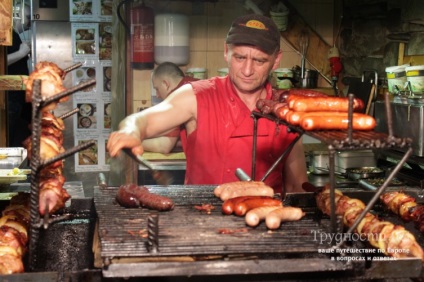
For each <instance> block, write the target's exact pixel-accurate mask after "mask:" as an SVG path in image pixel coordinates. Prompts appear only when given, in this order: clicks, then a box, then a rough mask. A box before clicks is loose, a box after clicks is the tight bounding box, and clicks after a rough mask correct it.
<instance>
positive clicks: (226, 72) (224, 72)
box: [218, 68, 228, 76]
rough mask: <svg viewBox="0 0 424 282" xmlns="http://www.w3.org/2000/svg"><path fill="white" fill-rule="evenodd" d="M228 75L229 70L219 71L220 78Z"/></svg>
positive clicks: (221, 69)
mask: <svg viewBox="0 0 424 282" xmlns="http://www.w3.org/2000/svg"><path fill="white" fill-rule="evenodd" d="M227 74H228V68H220V69H219V70H218V76H226V75H227Z"/></svg>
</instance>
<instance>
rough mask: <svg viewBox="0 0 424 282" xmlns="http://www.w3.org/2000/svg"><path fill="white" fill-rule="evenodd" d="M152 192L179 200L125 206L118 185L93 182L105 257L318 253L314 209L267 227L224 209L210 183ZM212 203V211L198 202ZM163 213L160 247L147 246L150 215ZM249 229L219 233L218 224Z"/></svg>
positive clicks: (318, 225)
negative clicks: (170, 204) (154, 206)
mask: <svg viewBox="0 0 424 282" xmlns="http://www.w3.org/2000/svg"><path fill="white" fill-rule="evenodd" d="M149 189H150V191H151V192H152V193H157V194H161V195H166V196H168V197H170V198H171V199H173V200H174V202H175V204H176V206H175V208H174V210H172V211H169V212H155V211H151V210H148V209H126V208H124V207H121V206H120V205H118V204H117V203H116V202H115V195H116V192H117V187H112V188H106V189H99V188H95V194H94V202H95V206H96V211H97V215H98V220H99V237H100V241H101V256H102V257H113V258H116V257H151V256H155V257H159V256H205V255H233V254H268V255H269V254H302V255H305V254H308V253H310V254H317V253H318V249H319V248H324V247H328V246H323V245H320V244H319V240H318V238H317V232H320V231H323V230H321V229H320V224H319V223H318V222H317V220H316V219H315V214H314V213H307V215H306V216H305V217H304V218H303V219H302V220H300V221H297V222H287V223H284V224H282V225H281V227H280V228H279V229H278V230H275V231H269V230H267V228H266V227H265V223H263V222H262V223H261V224H260V225H259V226H258V227H256V228H251V227H248V226H246V224H245V221H244V217H238V216H235V215H223V214H222V212H221V204H222V201H221V200H219V199H218V198H216V197H214V195H213V189H214V187H211V186H192V187H190V186H184V187H182V186H168V187H167V188H166V187H160V186H151V187H149ZM201 204H213V205H214V206H215V210H213V211H212V213H211V214H206V213H204V212H201V211H198V210H197V209H195V207H194V206H195V205H201ZM151 213H157V214H158V215H159V240H158V241H159V242H158V248H159V251H158V252H156V253H150V252H149V251H148V250H147V248H146V242H147V238H146V235H147V232H146V230H147V217H148V216H149V214H151ZM242 228H246V229H247V230H248V231H247V232H236V233H234V234H220V233H219V230H220V229H228V230H238V229H242Z"/></svg>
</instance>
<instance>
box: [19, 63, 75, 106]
mask: <svg viewBox="0 0 424 282" xmlns="http://www.w3.org/2000/svg"><path fill="white" fill-rule="evenodd" d="M62 75H63V70H62V69H60V68H59V67H58V66H57V65H56V64H54V63H50V62H39V63H37V64H36V65H35V70H34V71H33V72H31V74H30V75H29V76H28V79H27V80H26V82H25V88H26V90H25V101H26V102H28V103H30V102H32V90H33V88H32V85H33V83H34V80H36V79H39V80H41V97H42V98H43V99H46V98H49V97H52V96H54V95H56V94H59V93H61V92H63V91H65V90H66V88H65V87H64V86H63V80H62ZM68 100H69V96H66V97H63V98H61V99H60V100H59V102H66V101H68ZM56 105H57V103H51V104H49V105H47V106H46V107H44V108H43V111H48V110H54V109H55V108H56Z"/></svg>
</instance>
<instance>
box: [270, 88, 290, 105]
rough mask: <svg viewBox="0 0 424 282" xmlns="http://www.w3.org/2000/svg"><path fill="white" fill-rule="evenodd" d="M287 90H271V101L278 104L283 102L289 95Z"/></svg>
mask: <svg viewBox="0 0 424 282" xmlns="http://www.w3.org/2000/svg"><path fill="white" fill-rule="evenodd" d="M289 93H290V92H289V91H288V90H282V89H273V90H272V97H271V100H273V101H278V102H285V101H286V99H287V97H288V96H289V95H290V94H289Z"/></svg>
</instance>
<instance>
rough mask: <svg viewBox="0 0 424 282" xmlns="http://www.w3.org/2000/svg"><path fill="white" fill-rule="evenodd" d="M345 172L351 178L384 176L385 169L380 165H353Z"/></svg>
mask: <svg viewBox="0 0 424 282" xmlns="http://www.w3.org/2000/svg"><path fill="white" fill-rule="evenodd" d="M345 174H346V175H347V178H349V179H350V180H359V179H368V178H377V177H382V176H384V174H385V172H384V170H382V169H380V168H378V167H374V166H373V167H351V168H347V169H346V172H345Z"/></svg>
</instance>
